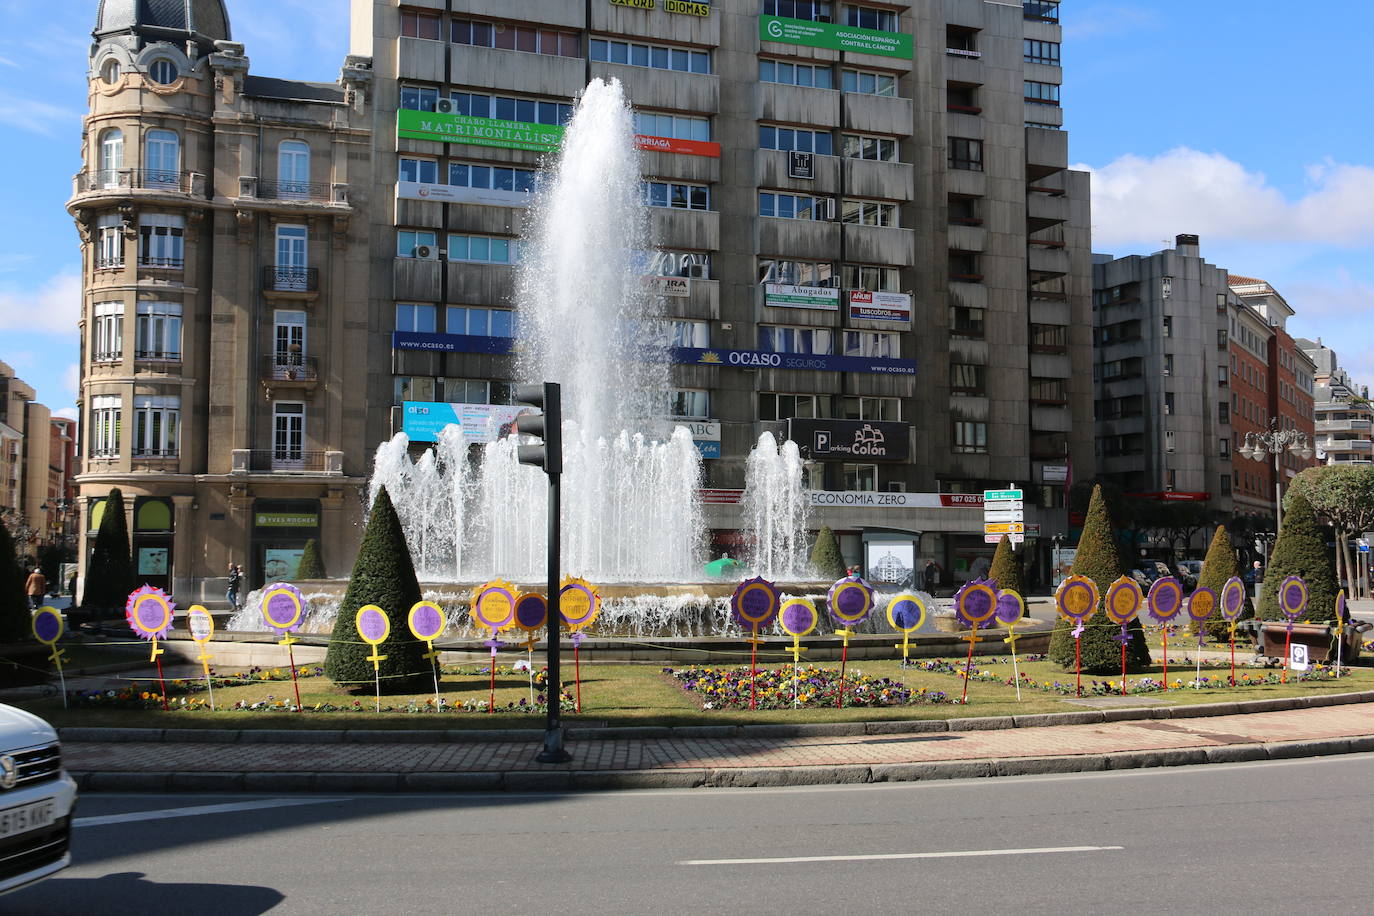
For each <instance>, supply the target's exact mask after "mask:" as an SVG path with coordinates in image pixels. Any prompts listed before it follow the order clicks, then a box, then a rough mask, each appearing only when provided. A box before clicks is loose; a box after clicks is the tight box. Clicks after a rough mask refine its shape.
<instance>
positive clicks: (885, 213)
mask: <svg viewBox="0 0 1374 916" xmlns="http://www.w3.org/2000/svg"><path fill="white" fill-rule="evenodd" d="M840 219H841V221H843V222H846V223H854V224H855V225H859V226H886V227H893V226H896V225H897V205H896V204H887V203H880V202H879V201H876V200H844V201H841V206H840Z"/></svg>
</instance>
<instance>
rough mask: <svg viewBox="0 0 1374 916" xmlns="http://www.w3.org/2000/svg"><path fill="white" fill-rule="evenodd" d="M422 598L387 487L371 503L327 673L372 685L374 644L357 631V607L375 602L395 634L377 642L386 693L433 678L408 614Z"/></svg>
mask: <svg viewBox="0 0 1374 916" xmlns="http://www.w3.org/2000/svg"><path fill="white" fill-rule="evenodd" d="M419 600H420V583H419V580H418V579H416V578H415V566H414V564H413V563H412V562H411V559H410V548H409V547H407V546H406V539H405V535H404V534H403V533H402V531H401V520H400V519H399V518H397V517H396V510H395V508H393V507H392V505H391V497H390V496H389V495H387V492H386V488H385V487H383V488H382V489H381V490H380V491H379V492H378V493H377V499H376V501H375V502H374V503H373V504H372V513H371V515H369V516H368V520H367V527H366V528H365V529H363V542H362V545H361V546H359V548H358V559H357V560H356V561H355V562H354V564H353V575H352V577H351V578H350V579H349V580H348V590H347V591H345V592H344V597H343V603H342V604H341V605H339V616H338V618H337V619H336V620H335V621H334V632H333V634H332V635H331V636H330V639H329V650H328V652H327V653H326V654H325V657H324V673H325V676H326V677H328V678H329V679H330V680H332V681H333V682H334V683H336V684H339V685H340V686H345V687H350V688H357V689H359V690H360V691H363V690H366V691H371V690H372V684H373V673H372V663H371V662H369V661H368V660H367V657H368V656H369V655H371V654H372V647H371V646H369V645H368V644H367V643H365V642H363V641H362V638H361V637H360V636H359V635H358V630H357V626H356V623H355V620H356V618H357V614H358V610H359V609H360V608H363V607H366V606H367V605H369V604H375V605H376V606H377V607H379V608H381V609H382V610H383V611H385V612H386V615H387V617H388V618H390V620H391V634H390V635H389V636H388V637H387V639H386V641H385V642H383V643H382V644H381V645H380V646H378V647H377V651H378V652H379V653H381V654H382V655H385V656H386V658H385V659H384V660H383V661H382V662H381V689H382V692H383V693H406V692H409V691H411V690H415V689H419V688H421V687H423V686H424V685H425V684H428V683H430V680H429V679H430V677H431V671H432V670H433V669H432V668H431V667H430V666H429V664H428V662H426V661H425V659H424V651H425V645H424V643H422V642H420V641H419V640H417V639H416V638H415V637H414V636H413V635H411V632H410V628H409V626H407V624H406V620H407V618H408V616H409V614H410V609H411V608H412V607H414V606H415V603H416V602H417V601H419Z"/></svg>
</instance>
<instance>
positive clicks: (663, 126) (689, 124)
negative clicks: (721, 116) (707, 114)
mask: <svg viewBox="0 0 1374 916" xmlns="http://www.w3.org/2000/svg"><path fill="white" fill-rule="evenodd" d="M635 133H637V134H644V135H645V136H647V137H672V138H673V139H676V140H710V139H711V119H710V118H689V117H687V116H686V115H668V114H655V113H653V112H649V111H637V112H635Z"/></svg>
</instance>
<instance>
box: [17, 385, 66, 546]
mask: <svg viewBox="0 0 1374 916" xmlns="http://www.w3.org/2000/svg"><path fill="white" fill-rule="evenodd" d="M34 397H35V392H34V389H33V387H32V386H30V385H29V384H28V383H27V382H25V381H24V380H23V379H20V378H18V377H17V376H16V375H15V372H14V369H13V368H11V367H10V366H8V365H7V364H5V363H0V518H3V520H4V522H5V524H6V525H7V526H8V528H9V531H10V534H11V536H12V537H14V539H15V543H16V548H17V550H18V552H19V555H20V562H21V563H24V562H36V561H37V559H38V558H39V557H40V556H41V555H43V554H44V552H45V550H46V549H47V548H49V547H57V546H67V544H66V539H65V536H66V535H67V534H69V533H70V532H69V530H68V528H67V527H66V526H68V525H69V524H70V517H69V513H70V512H71V510H72V509H73V508H74V505H75V504H74V502H72V500H71V497H72V495H73V492H72V485H73V475H74V473H75V440H76V424H75V422H74V421H72V420H69V419H67V418H65V417H54V416H53V415H52V412H51V411H50V410H49V409H48V408H47V407H46V406H44V405H43V404H40V403H38V402H37V401H35V400H34Z"/></svg>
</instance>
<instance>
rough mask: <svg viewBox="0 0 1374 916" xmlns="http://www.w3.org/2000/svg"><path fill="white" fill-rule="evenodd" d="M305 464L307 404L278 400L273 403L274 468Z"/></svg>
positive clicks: (286, 468)
mask: <svg viewBox="0 0 1374 916" xmlns="http://www.w3.org/2000/svg"><path fill="white" fill-rule="evenodd" d="M304 466H305V404H303V403H301V402H299V401H277V402H276V403H274V404H273V405H272V469H273V470H291V469H293V468H294V469H300V468H303V467H304Z"/></svg>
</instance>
